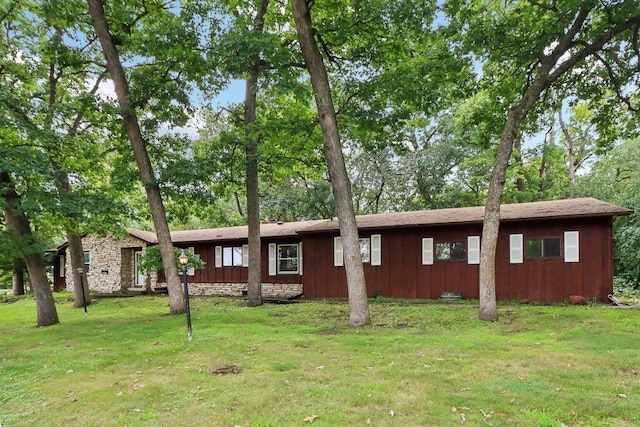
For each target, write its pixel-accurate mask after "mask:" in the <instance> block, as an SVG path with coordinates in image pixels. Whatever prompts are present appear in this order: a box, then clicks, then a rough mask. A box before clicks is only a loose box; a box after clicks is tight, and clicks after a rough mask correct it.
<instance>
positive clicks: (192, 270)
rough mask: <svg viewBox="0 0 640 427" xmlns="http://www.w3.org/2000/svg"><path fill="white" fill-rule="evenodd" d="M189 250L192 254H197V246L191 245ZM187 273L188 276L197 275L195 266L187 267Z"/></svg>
mask: <svg viewBox="0 0 640 427" xmlns="http://www.w3.org/2000/svg"><path fill="white" fill-rule="evenodd" d="M187 250H188V251H189V252H191V254H192V255H195V254H196V248H194V247H193V246H189V247H188V248H187ZM187 275H188V276H195V275H196V270H195V268H193V267H191V268H187Z"/></svg>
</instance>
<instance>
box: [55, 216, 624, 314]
mask: <svg viewBox="0 0 640 427" xmlns="http://www.w3.org/2000/svg"><path fill="white" fill-rule="evenodd" d="M566 231H577V232H578V240H579V260H578V262H569V263H567V262H565V259H564V250H565V247H564V245H565V242H564V232H566ZM481 232H482V225H481V224H472V225H459V226H452V225H448V226H433V227H411V228H394V229H384V230H375V231H370V232H365V233H361V235H362V237H371V236H372V235H373V236H375V235H380V236H381V237H380V243H381V244H380V265H373V263H365V264H364V272H365V278H366V280H367V293H368V295H370V296H371V295H373V294H378V295H381V296H384V297H394V298H431V299H438V298H440V296H441V295H442V293H443V292H447V291H448V292H461V293H462V294H463V297H464V298H468V299H477V298H478V296H479V292H478V280H479V277H478V275H479V266H478V265H477V264H469V263H468V258H467V259H465V260H438V259H437V257H436V251H435V249H436V245H437V243H439V242H453V241H463V242H467V243H468V237H469V236H479V235H481ZM517 234H521V235H522V236H523V239H522V240H523V242H522V243H523V245H522V247H523V253H522V263H518V264H511V263H510V255H511V252H512V251H511V248H510V236H511V235H517ZM337 236H338V233H337V231H335V232H332V233H303V234H300V235H299V236H298V237H286V238H278V239H269V238H263V239H262V246H261V251H262V260H261V266H262V280H263V282H264V283H283V284H293V283H302V284H303V290H304V293H305V296H307V297H309V298H325V297H328V298H334V297H347V296H348V289H347V283H346V272H345V268H344V266H335V265H334V255H335V253H334V238H335V237H337ZM549 237H556V238H560V240H561V256H560V257H558V258H531V257H527V254H526V241H527V240H528V239H532V238H533V239H540V238H549ZM423 239H433V258H434V259H433V264H430V265H429V264H427V265H425V264H424V263H423V250H422V249H423V247H422V242H423ZM611 239H612V229H611V218H610V217H603V218H585V219H576V218H573V219H567V220H546V221H542V220H539V221H533V220H531V221H525V222H518V223H515V222H506V223H503V224H501V226H500V234H499V236H498V246H497V248H496V297H497V299H498V300H523V299H525V300H530V301H540V302H562V301H566V300H567V299H568V297H569V296H570V295H574V294H577V295H583V296H584V297H585V298H587V299H592V298H595V299H597V300H598V301H600V302H605V301H606V298H607V294H609V293H611V292H612V289H613V279H612V277H613V276H612V275H613V257H612V253H613V243H612V240H611ZM280 243H303V245H304V254H305V256H304V257H303V258H302V265H301V267H302V271H303V275H301V274H276V275H274V276H270V275H269V260H268V254H269V244H280ZM242 245H246V239H245V240H244V241H234V242H206V243H198V244H195V245H194V247H195V253H197V254H199V255H200V257H201V258H202V260H203V261H205V263H206V264H205V267H204V269H202V270H196V272H195V275H194V276H190V277H189V280H190V281H193V282H202V283H246V281H247V276H248V268H247V267H239V266H236V267H233V266H227V267H218V268H216V252H215V247H216V246H221V247H228V246H242ZM184 246H185V247H187V246H189V244H185V245H184ZM467 250H469V246H468V245H467ZM54 268H55V266H54ZM57 276H58V275H56V278H57ZM163 278H164V274H163V272H162V271H160V272H159V281H160V282H162V279H163Z"/></svg>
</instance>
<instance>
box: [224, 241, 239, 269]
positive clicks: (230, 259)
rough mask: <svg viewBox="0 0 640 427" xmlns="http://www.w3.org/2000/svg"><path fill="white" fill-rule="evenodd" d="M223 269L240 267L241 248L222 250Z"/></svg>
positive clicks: (225, 248) (234, 247)
mask: <svg viewBox="0 0 640 427" xmlns="http://www.w3.org/2000/svg"><path fill="white" fill-rule="evenodd" d="M222 266H223V267H242V246H233V247H224V248H222Z"/></svg>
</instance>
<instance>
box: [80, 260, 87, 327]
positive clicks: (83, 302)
mask: <svg viewBox="0 0 640 427" xmlns="http://www.w3.org/2000/svg"><path fill="white" fill-rule="evenodd" d="M83 273H84V268H82V267H78V274H79V275H80V289H82V306H83V307H84V315H85V316H86V315H87V298H86V297H85V296H84V274H83Z"/></svg>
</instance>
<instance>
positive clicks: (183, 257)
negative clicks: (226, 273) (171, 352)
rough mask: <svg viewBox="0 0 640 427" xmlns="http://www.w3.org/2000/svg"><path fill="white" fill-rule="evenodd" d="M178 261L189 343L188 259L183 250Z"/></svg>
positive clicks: (190, 336)
mask: <svg viewBox="0 0 640 427" xmlns="http://www.w3.org/2000/svg"><path fill="white" fill-rule="evenodd" d="M178 261H179V262H180V265H181V266H182V277H183V279H184V304H185V309H186V312H187V334H188V336H189V341H191V340H192V339H193V335H192V334H191V309H190V308H189V285H188V284H187V264H188V263H189V257H188V256H187V254H185V253H184V249H182V252H181V253H180V256H179V257H178Z"/></svg>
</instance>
